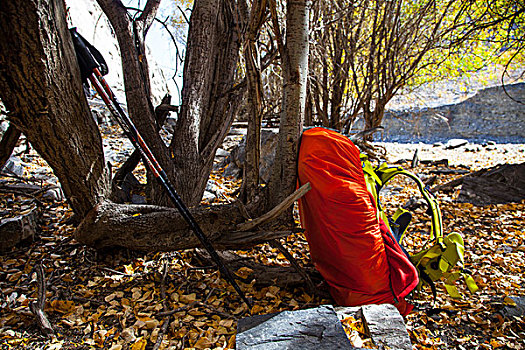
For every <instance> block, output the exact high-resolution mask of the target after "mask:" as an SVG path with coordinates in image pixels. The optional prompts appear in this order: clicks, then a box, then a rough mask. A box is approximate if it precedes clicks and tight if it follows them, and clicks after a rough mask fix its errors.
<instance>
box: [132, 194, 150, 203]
mask: <svg viewBox="0 0 525 350" xmlns="http://www.w3.org/2000/svg"><path fill="white" fill-rule="evenodd" d="M131 203H133V204H148V202H147V201H146V197H144V196H141V195H139V194H132V195H131Z"/></svg>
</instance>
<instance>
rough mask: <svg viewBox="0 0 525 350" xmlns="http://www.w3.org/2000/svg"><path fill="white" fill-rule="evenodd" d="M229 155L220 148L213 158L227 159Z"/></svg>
mask: <svg viewBox="0 0 525 350" xmlns="http://www.w3.org/2000/svg"><path fill="white" fill-rule="evenodd" d="M229 155H230V152H228V151H225V150H223V149H222V148H218V149H217V152H215V157H228V156H229Z"/></svg>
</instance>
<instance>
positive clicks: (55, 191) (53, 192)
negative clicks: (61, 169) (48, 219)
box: [42, 187, 65, 202]
mask: <svg viewBox="0 0 525 350" xmlns="http://www.w3.org/2000/svg"><path fill="white" fill-rule="evenodd" d="M42 198H43V199H45V200H48V201H50V202H62V201H63V200H64V199H65V197H64V193H63V192H62V189H61V188H60V187H53V188H51V189H49V190H47V191H46V192H45V193H44V194H43V195H42Z"/></svg>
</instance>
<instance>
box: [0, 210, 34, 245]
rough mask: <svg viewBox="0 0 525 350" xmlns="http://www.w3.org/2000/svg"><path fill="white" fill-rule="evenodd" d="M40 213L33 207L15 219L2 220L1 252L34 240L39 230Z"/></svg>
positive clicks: (0, 229) (0, 234)
mask: <svg viewBox="0 0 525 350" xmlns="http://www.w3.org/2000/svg"><path fill="white" fill-rule="evenodd" d="M39 218H40V211H39V210H38V208H37V207H33V208H31V209H29V210H28V212H26V213H23V214H20V215H18V216H16V217H14V218H8V219H1V220H0V252H5V251H8V250H9V249H11V248H13V247H14V246H15V245H17V244H18V243H20V242H22V241H25V240H32V239H33V237H34V236H35V233H36V229H37V222H38V219H39Z"/></svg>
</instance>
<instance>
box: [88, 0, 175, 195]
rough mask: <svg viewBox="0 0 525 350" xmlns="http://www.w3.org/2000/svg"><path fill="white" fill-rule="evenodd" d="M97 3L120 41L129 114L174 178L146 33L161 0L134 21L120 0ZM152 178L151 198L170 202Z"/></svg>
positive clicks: (150, 182) (161, 163) (150, 1)
mask: <svg viewBox="0 0 525 350" xmlns="http://www.w3.org/2000/svg"><path fill="white" fill-rule="evenodd" d="M97 2H98V4H99V5H100V7H101V8H102V10H103V11H104V13H105V14H106V16H107V17H108V19H109V21H110V23H111V26H112V27H113V29H114V30H115V35H116V37H117V41H118V44H119V48H120V55H121V60H122V67H123V68H124V69H123V76H124V86H125V91H126V102H127V107H128V111H129V116H130V118H131V120H132V121H133V123H134V124H135V126H136V127H137V130H138V131H139V132H140V134H141V136H142V137H143V138H144V140H145V141H146V144H147V145H148V147H149V148H150V149H151V151H152V152H153V154H154V155H155V157H156V158H157V160H158V161H159V163H160V165H161V166H162V168H163V169H164V171H165V172H166V174H168V176H169V177H170V178H171V179H173V178H174V168H173V164H172V162H171V157H170V155H169V152H168V148H167V147H166V145H165V144H164V141H162V139H161V138H160V136H159V134H158V132H157V127H156V125H157V124H156V120H155V111H154V108H153V104H152V103H151V94H150V92H151V87H150V79H149V69H148V62H147V57H146V50H145V46H144V39H145V36H146V34H147V32H148V29H149V28H150V26H151V23H152V22H153V19H154V17H155V13H156V11H157V9H158V6H159V4H160V0H149V1H148V2H147V3H146V5H145V8H144V11H143V12H142V14H141V15H140V16H139V17H138V18H136V19H135V20H134V21H132V20H131V17H130V16H129V15H128V12H127V9H126V8H125V7H124V5H123V4H122V2H121V1H120V0H97ZM151 180H152V178H151V176H150V178H149V181H148V184H149V185H150V186H149V188H150V189H151V193H150V194H149V197H150V198H151V199H152V201H153V203H155V204H161V205H171V202H170V201H169V198H168V197H167V195H166V192H165V191H164V189H163V188H162V187H161V186H160V185H159V184H158V183H157V182H156V181H151ZM177 190H178V189H177Z"/></svg>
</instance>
